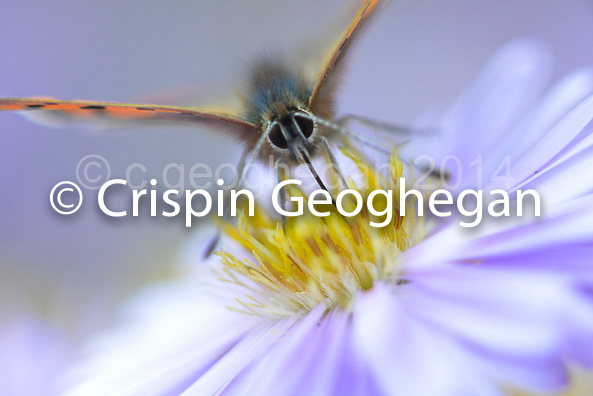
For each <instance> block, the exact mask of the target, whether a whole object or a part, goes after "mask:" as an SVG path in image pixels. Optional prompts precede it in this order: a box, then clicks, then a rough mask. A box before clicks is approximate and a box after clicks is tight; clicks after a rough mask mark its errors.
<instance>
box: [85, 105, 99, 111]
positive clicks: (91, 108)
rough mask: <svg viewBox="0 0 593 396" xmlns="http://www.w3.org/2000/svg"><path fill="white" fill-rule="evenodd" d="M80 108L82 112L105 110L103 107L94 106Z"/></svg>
mask: <svg viewBox="0 0 593 396" xmlns="http://www.w3.org/2000/svg"><path fill="white" fill-rule="evenodd" d="M80 108H81V109H83V110H105V106H96V105H91V106H80Z"/></svg>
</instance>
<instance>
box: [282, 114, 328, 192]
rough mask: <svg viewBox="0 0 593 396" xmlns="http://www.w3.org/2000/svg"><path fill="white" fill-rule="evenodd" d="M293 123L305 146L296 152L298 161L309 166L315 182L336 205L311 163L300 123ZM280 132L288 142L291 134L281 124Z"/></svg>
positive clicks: (294, 121)
mask: <svg viewBox="0 0 593 396" xmlns="http://www.w3.org/2000/svg"><path fill="white" fill-rule="evenodd" d="M292 122H293V123H294V126H295V129H296V130H297V131H298V133H299V135H300V138H301V142H302V143H303V146H302V147H298V148H297V150H295V154H296V156H297V159H298V161H299V162H300V163H305V164H307V167H308V168H309V171H311V174H312V175H313V177H314V178H315V181H316V182H317V184H318V185H319V187H321V188H322V189H324V190H325V191H327V192H328V193H329V195H330V196H331V197H332V202H333V203H334V204H335V200H334V196H333V194H332V193H331V191H330V190H329V189H328V188H327V187H326V186H325V183H323V180H321V177H319V174H318V173H317V170H315V167H314V166H313V164H312V163H311V158H310V157H309V154H308V153H307V149H306V147H307V146H306V143H307V137H306V136H305V135H304V134H303V131H301V128H300V127H299V125H298V123H297V122H296V120H295V119H294V118H293V119H292ZM280 130H281V131H282V133H283V134H284V137H285V139H287V141H288V138H289V134H288V133H286V131H285V129H284V127H283V126H282V124H280Z"/></svg>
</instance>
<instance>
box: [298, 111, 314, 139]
mask: <svg viewBox="0 0 593 396" xmlns="http://www.w3.org/2000/svg"><path fill="white" fill-rule="evenodd" d="M294 120H295V122H296V123H297V125H298V126H299V129H300V130H301V133H302V134H303V135H304V136H305V137H306V138H307V139H309V138H310V137H311V136H313V132H315V122H313V120H312V119H310V118H309V117H305V116H303V115H300V114H295V115H294Z"/></svg>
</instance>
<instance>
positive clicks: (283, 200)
mask: <svg viewBox="0 0 593 396" xmlns="http://www.w3.org/2000/svg"><path fill="white" fill-rule="evenodd" d="M281 164H282V159H281V158H278V159H277V160H276V163H275V164H274V173H275V174H276V182H277V183H278V184H280V183H282V173H281V168H282V167H281V166H280V165H281ZM280 205H281V207H282V209H285V210H286V193H285V192H284V190H282V192H281V193H280ZM281 216H282V231H284V233H285V234H286V216H284V215H281Z"/></svg>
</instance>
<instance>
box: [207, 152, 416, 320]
mask: <svg viewBox="0 0 593 396" xmlns="http://www.w3.org/2000/svg"><path fill="white" fill-rule="evenodd" d="M343 152H344V154H345V155H346V157H348V158H350V159H351V160H352V161H353V162H354V163H355V164H356V166H357V168H358V169H359V171H360V175H361V179H362V182H360V179H359V181H358V182H357V183H356V184H355V183H354V181H353V180H351V179H349V180H347V183H348V188H350V189H356V190H357V191H358V192H359V193H360V194H361V195H362V196H363V197H364V196H368V194H370V193H371V192H372V191H373V190H375V189H379V188H381V189H392V190H393V191H394V193H395V194H396V195H397V191H398V189H397V188H396V187H397V181H398V180H399V179H400V177H402V175H403V172H404V164H403V163H402V160H401V159H400V157H399V156H398V155H397V154H393V155H392V157H391V160H390V164H389V165H390V166H389V167H388V170H387V172H386V173H387V175H382V174H380V173H379V172H378V171H376V170H374V169H372V168H371V167H370V166H369V165H367V164H366V163H365V162H364V161H363V160H362V159H361V157H360V155H358V154H357V153H356V152H354V151H353V150H352V149H344V150H343ZM289 193H290V195H292V196H296V195H300V196H303V197H305V194H304V193H303V191H301V190H300V189H298V188H292V189H291V190H289ZM398 201H399V200H395V202H398ZM352 204H353V205H354V203H352ZM386 204H387V201H385V203H384V206H385V205H386ZM408 208H409V209H408ZM414 208H415V206H414V205H406V214H405V215H404V216H400V215H399V214H398V215H396V216H393V218H392V220H391V222H390V223H389V224H388V225H387V226H385V227H381V228H375V227H372V226H370V225H369V221H370V220H372V219H373V218H377V219H379V218H378V217H377V216H374V215H372V214H371V213H369V212H368V210H366V208H364V209H363V211H362V212H361V213H360V214H359V215H357V216H353V217H344V216H342V215H341V214H339V213H338V211H337V210H336V208H335V207H334V206H333V205H328V206H327V207H326V208H324V209H325V210H327V211H329V212H330V215H329V216H327V217H316V216H314V215H313V214H311V213H309V212H306V211H305V213H304V214H303V215H302V216H297V217H291V218H287V221H286V225H285V229H283V228H282V225H281V223H280V222H279V221H278V219H277V218H276V217H273V216H271V215H270V214H268V213H267V212H266V211H265V210H264V209H263V208H261V207H258V208H257V209H256V210H255V216H253V217H247V216H245V215H244V214H242V215H240V216H239V219H238V222H237V224H236V225H234V224H222V225H221V227H222V228H223V232H224V233H225V234H226V235H227V236H228V237H230V238H231V239H232V240H234V241H236V242H238V243H239V244H240V245H241V246H242V247H243V248H244V249H245V250H246V251H247V252H249V253H251V257H241V258H239V257H236V255H233V254H231V253H229V252H227V251H224V250H222V251H220V252H218V253H217V254H218V255H219V256H220V257H221V259H222V263H223V266H224V271H225V276H224V277H223V280H225V281H228V282H231V283H234V284H237V285H239V286H241V287H243V288H245V293H244V297H242V298H239V299H237V300H236V301H237V306H235V307H229V308H230V309H232V310H236V311H239V312H242V313H246V314H251V315H263V316H276V317H277V316H285V315H291V314H294V312H298V311H302V312H304V313H306V312H308V311H310V310H312V309H313V308H314V307H316V306H317V305H319V304H320V303H323V304H325V305H326V306H327V308H328V309H334V308H341V309H349V307H350V305H351V303H352V301H353V299H354V297H355V296H356V294H357V293H358V292H359V291H361V290H368V289H371V288H372V287H373V284H374V283H375V282H376V281H379V280H380V281H383V282H392V283H394V284H400V283H404V282H405V279H403V278H402V276H401V275H402V274H401V273H400V272H401V271H400V265H398V256H399V255H400V253H401V252H403V251H404V250H406V249H408V248H409V247H410V246H412V245H413V244H414V243H415V239H416V238H417V235H418V230H419V228H421V224H420V220H419V217H418V216H416V214H415V213H414V211H415V209H414ZM395 213H399V211H398V210H396V211H395Z"/></svg>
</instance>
